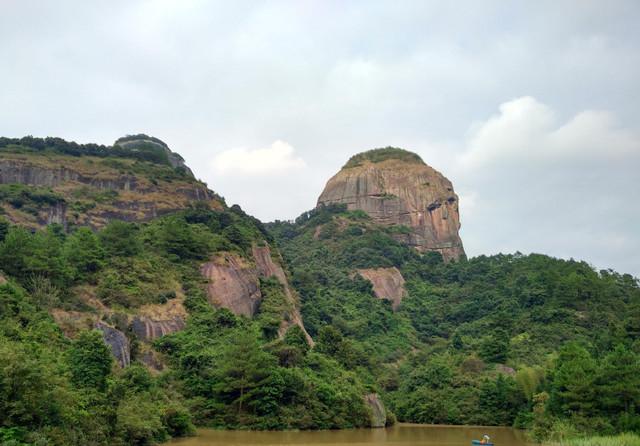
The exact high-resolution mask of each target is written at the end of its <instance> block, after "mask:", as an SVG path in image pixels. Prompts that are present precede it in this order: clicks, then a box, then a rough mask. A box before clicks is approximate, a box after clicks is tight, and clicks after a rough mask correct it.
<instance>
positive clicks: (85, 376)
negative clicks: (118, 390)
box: [68, 330, 113, 391]
mask: <svg viewBox="0 0 640 446" xmlns="http://www.w3.org/2000/svg"><path fill="white" fill-rule="evenodd" d="M68 361H69V368H70V370H71V380H72V382H73V383H74V384H75V385H76V386H78V387H83V388H91V389H97V390H100V391H103V390H104V389H105V387H106V383H107V377H108V376H109V374H110V373H111V366H112V363H113V358H112V356H111V351H110V350H109V347H107V345H106V344H105V343H104V341H103V339H102V333H101V332H100V331H98V330H92V331H83V332H82V333H80V336H78V339H76V340H74V341H73V343H72V346H71V349H70V350H69V357H68Z"/></svg>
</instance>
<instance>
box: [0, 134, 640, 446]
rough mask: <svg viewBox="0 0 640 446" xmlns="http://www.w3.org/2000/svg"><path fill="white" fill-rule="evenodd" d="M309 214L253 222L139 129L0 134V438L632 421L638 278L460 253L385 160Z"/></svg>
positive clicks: (128, 438)
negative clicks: (89, 138) (101, 139)
mask: <svg viewBox="0 0 640 446" xmlns="http://www.w3.org/2000/svg"><path fill="white" fill-rule="evenodd" d="M427 183H428V184H427ZM345 191H347V192H348V191H355V192H356V193H355V195H349V194H347V193H345ZM318 201H319V204H318V206H317V207H316V208H315V209H313V210H311V211H309V212H306V213H304V214H303V215H301V216H300V217H299V218H298V219H296V220H295V221H293V222H282V221H276V222H274V223H269V224H263V223H261V222H260V221H258V220H257V219H255V218H253V217H251V216H249V215H247V214H246V213H245V212H244V211H243V210H242V209H241V208H240V207H239V206H237V205H234V206H231V207H229V206H228V205H227V204H226V203H225V201H224V199H223V198H222V197H220V196H219V195H217V194H216V193H215V192H213V191H211V190H210V189H208V187H207V186H206V185H205V184H204V183H202V182H200V181H198V180H197V179H195V178H194V176H193V174H192V173H191V171H190V169H189V168H188V166H186V165H185V164H184V161H183V160H182V157H181V156H180V155H178V154H177V153H175V152H173V151H171V150H170V149H169V147H168V146H167V145H166V144H165V143H163V142H162V141H161V140H159V139H157V138H154V137H151V136H148V135H142V134H141V135H132V136H127V137H124V138H120V139H119V140H117V141H116V142H115V144H114V145H113V146H98V145H92V144H87V145H79V144H76V143H72V142H67V141H63V140H60V139H57V138H46V139H37V138H31V137H27V138H22V139H8V138H0V206H1V209H2V211H1V212H2V215H0V356H1V357H2V358H3V359H4V361H2V363H1V364H0V445H2V446H5V445H9V444H11V445H20V446H24V445H41V444H47V445H65V446H66V445H78V446H79V445H87V444H91V445H105V446H106V445H109V446H113V445H125V444H139V445H145V444H153V443H157V442H161V441H164V440H166V439H168V438H169V437H172V436H183V435H189V434H191V433H192V432H193V430H194V426H196V425H198V426H211V427H217V428H233V429H338V428H354V427H372V426H373V427H382V426H385V425H387V424H390V423H393V422H394V421H395V419H396V418H397V419H398V420H400V421H407V422H417V423H446V424H490V425H516V426H518V427H527V428H529V429H531V432H532V434H533V436H534V437H535V438H537V439H543V438H545V437H547V436H549V435H552V434H553V432H556V431H560V430H562V429H569V428H570V429H575V430H578V431H580V432H599V433H607V434H609V433H616V432H623V431H633V430H635V431H639V430H640V415H638V414H637V408H638V407H640V393H639V392H638V391H637V389H638V388H640V381H639V380H640V285H639V282H638V279H637V278H634V277H631V276H629V275H621V274H618V273H616V272H614V271H611V270H603V271H595V270H593V269H592V268H591V267H590V266H589V265H588V264H586V263H584V262H579V261H574V260H570V261H567V260H559V259H554V258H551V257H548V256H545V255H541V254H531V255H526V256H525V255H522V254H519V253H515V254H510V255H503V254H501V255H495V256H490V257H487V256H480V257H476V258H472V259H467V258H466V256H465V255H464V251H463V249H462V241H461V240H460V238H459V235H458V228H459V225H460V218H459V211H458V204H457V196H456V195H455V193H454V191H453V186H452V185H451V183H450V182H449V180H447V179H446V178H445V177H444V176H443V175H442V174H440V173H439V172H437V171H435V170H434V169H432V168H431V167H429V166H428V165H427V164H425V163H424V161H422V159H420V157H418V156H417V155H415V154H413V153H411V152H407V151H404V150H401V149H394V148H385V149H377V150H373V151H369V152H363V153H361V154H358V155H355V156H354V157H352V158H351V159H350V160H349V161H348V162H347V164H346V165H345V166H344V167H343V169H341V171H340V172H338V174H336V176H334V178H333V179H331V180H329V182H328V184H327V188H325V191H324V192H323V193H322V194H321V198H320V199H319V200H318ZM371 203H374V204H375V206H373V205H371ZM389 203H391V204H389ZM434 203H437V204H438V205H437V206H434ZM378 211H381V212H382V213H380V212H378ZM407 215H410V216H411V218H410V219H409V221H408V223H409V224H408V225H407V224H405V223H407V222H406V221H404V220H403V219H402V218H404V216H407ZM418 215H421V216H422V217H424V215H429V219H425V218H421V219H418V220H415V223H416V224H415V225H413V222H414V217H415V216H418Z"/></svg>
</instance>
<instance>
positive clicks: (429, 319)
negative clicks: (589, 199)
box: [269, 206, 640, 440]
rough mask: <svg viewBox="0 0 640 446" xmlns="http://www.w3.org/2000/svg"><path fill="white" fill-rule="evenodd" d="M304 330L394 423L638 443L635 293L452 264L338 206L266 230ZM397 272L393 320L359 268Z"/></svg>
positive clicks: (572, 273)
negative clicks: (399, 286)
mask: <svg viewBox="0 0 640 446" xmlns="http://www.w3.org/2000/svg"><path fill="white" fill-rule="evenodd" d="M269 228H270V230H271V231H272V232H273V233H274V234H275V237H276V239H277V240H278V242H279V244H280V246H281V249H282V251H283V255H284V257H285V259H286V261H287V262H288V266H289V268H290V270H291V272H292V276H293V283H294V285H295V286H296V287H297V289H298V290H299V292H300V294H301V297H302V304H303V307H302V312H303V317H304V320H305V325H306V327H307V329H308V330H309V331H310V333H312V335H314V336H316V337H317V338H318V339H320V340H322V339H324V338H325V337H329V338H331V339H333V342H332V343H331V344H332V345H333V348H332V350H331V351H326V353H327V354H329V355H331V356H333V357H334V358H335V359H336V360H337V361H339V362H340V363H341V364H342V365H343V366H344V367H345V368H347V369H350V370H355V371H356V372H357V373H358V375H359V376H360V378H361V379H362V380H363V381H364V382H365V383H366V384H367V385H369V386H371V387H372V388H375V389H376V390H377V391H379V392H380V393H381V394H382V395H383V396H384V401H385V403H386V404H387V405H388V407H389V408H390V409H391V410H392V411H393V413H394V414H395V416H396V417H397V419H398V420H399V421H406V422H418V423H444V424H474V425H505V426H516V427H522V428H528V429H530V433H531V434H532V436H533V439H535V440H547V439H550V438H554V436H556V435H566V434H570V433H576V434H577V433H583V434H596V433H599V434H607V435H609V434H615V433H620V432H631V431H634V432H640V287H639V284H638V280H637V278H634V277H632V276H630V275H628V274H618V273H616V272H614V271H611V270H606V271H594V270H593V268H592V267H591V266H589V265H588V264H586V263H585V262H578V261H574V260H569V261H566V260H559V259H554V258H551V257H548V256H544V255H539V254H531V255H526V256H525V255H522V254H519V253H516V254H513V255H495V256H480V257H476V258H473V259H469V260H462V261H460V262H452V263H448V264H444V263H443V262H442V260H441V258H440V256H439V255H438V254H434V253H427V254H424V255H420V254H418V253H417V252H416V251H414V250H412V249H410V248H407V247H406V246H404V245H402V244H400V243H398V242H396V241H395V240H394V238H393V235H394V232H396V231H398V230H401V229H402V228H393V227H391V228H381V227H379V226H376V225H373V224H372V223H371V221H370V219H369V218H368V217H367V216H366V214H364V213H363V212H360V211H355V212H346V211H345V208H344V207H340V206H334V207H327V208H323V209H319V210H314V211H311V212H308V213H305V214H303V215H302V216H301V217H299V218H298V219H297V220H296V221H295V222H293V223H291V222H276V223H274V224H272V225H270V226H269ZM392 266H395V267H397V268H398V269H399V270H400V271H401V272H402V274H403V276H404V278H405V279H406V281H407V283H406V287H407V291H408V293H407V297H405V298H404V300H403V301H402V304H401V306H400V308H399V309H398V311H397V312H393V311H392V309H391V303H390V302H388V301H385V300H377V299H373V298H372V290H371V285H370V283H369V282H368V281H365V280H363V279H361V278H360V277H359V276H357V275H355V276H354V274H353V270H354V269H356V268H371V267H392Z"/></svg>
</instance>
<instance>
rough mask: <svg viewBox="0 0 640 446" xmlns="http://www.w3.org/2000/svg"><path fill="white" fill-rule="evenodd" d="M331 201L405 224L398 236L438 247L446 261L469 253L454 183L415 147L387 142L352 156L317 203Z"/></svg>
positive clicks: (377, 219) (420, 247) (433, 248)
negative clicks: (408, 148)
mask: <svg viewBox="0 0 640 446" xmlns="http://www.w3.org/2000/svg"><path fill="white" fill-rule="evenodd" d="M329 204H346V205H347V209H349V210H357V209H359V210H363V211H365V212H366V213H367V214H369V215H370V216H371V218H372V219H373V220H374V221H375V222H377V223H379V224H383V225H388V226H399V227H401V228H402V230H399V231H397V234H396V237H397V239H398V240H399V241H402V242H404V243H407V244H408V245H410V246H413V247H415V248H416V249H417V250H419V251H421V252H425V251H436V252H439V253H441V254H442V257H443V258H444V260H445V261H449V260H452V259H458V258H460V257H461V256H464V249H463V247H462V240H461V239H460V236H459V235H458V230H459V229H460V215H459V210H458V196H457V195H456V194H455V192H454V190H453V185H452V184H451V182H450V181H449V180H448V179H447V178H445V177H444V176H443V175H442V174H441V173H440V172H438V171H436V170H435V169H433V168H432V167H430V166H428V165H427V164H425V163H424V161H423V160H422V159H421V158H420V156H418V155H417V154H415V153H412V152H409V151H406V150H402V149H398V148H394V147H386V148H383V149H375V150H370V151H368V152H363V153H359V154H357V155H355V156H353V157H351V158H350V159H349V161H348V162H347V164H345V165H344V167H343V168H342V169H341V170H340V171H339V172H338V173H337V174H336V175H334V176H333V177H332V178H331V179H330V180H329V181H328V182H327V185H326V186H325V188H324V191H323V192H322V194H321V195H320V197H319V198H318V206H323V205H329Z"/></svg>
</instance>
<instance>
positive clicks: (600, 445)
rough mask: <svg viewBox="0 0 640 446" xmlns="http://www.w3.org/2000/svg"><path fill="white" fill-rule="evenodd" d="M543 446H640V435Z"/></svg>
mask: <svg viewBox="0 0 640 446" xmlns="http://www.w3.org/2000/svg"><path fill="white" fill-rule="evenodd" d="M544 446H640V435H637V434H620V435H614V436H606V437H605V436H603V437H585V438H570V439H568V440H563V441H561V442H555V443H545V444H544Z"/></svg>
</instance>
